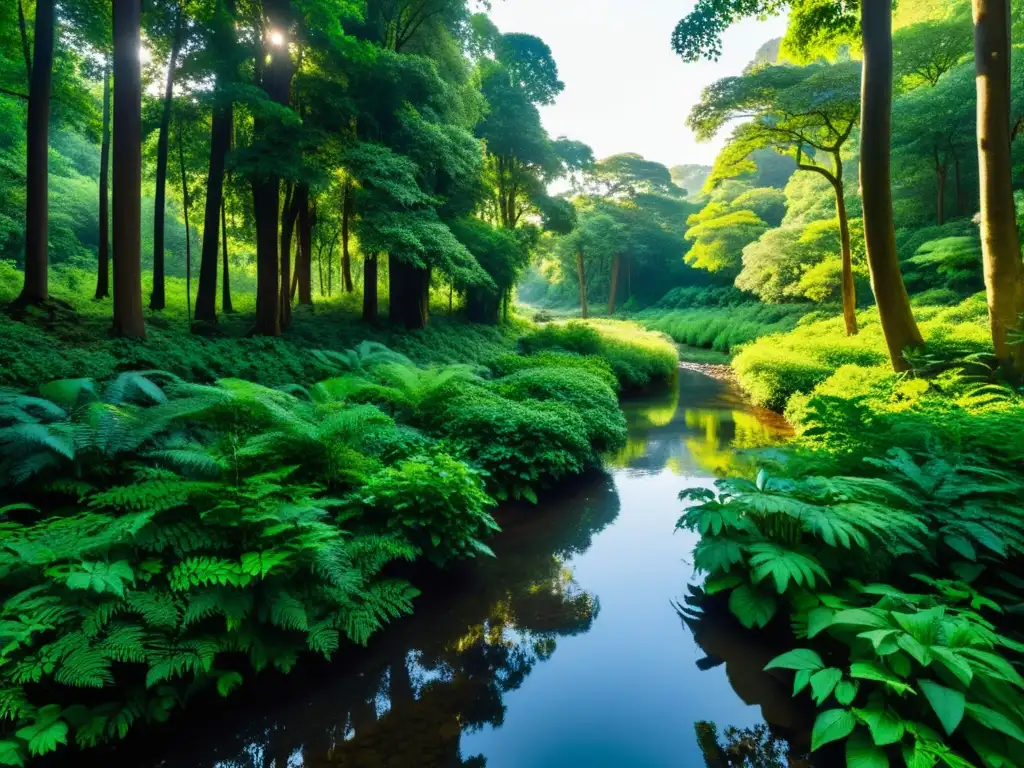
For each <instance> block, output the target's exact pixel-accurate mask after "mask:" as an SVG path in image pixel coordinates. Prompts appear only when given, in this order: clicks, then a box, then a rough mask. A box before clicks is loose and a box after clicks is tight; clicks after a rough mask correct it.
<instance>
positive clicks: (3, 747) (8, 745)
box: [0, 740, 25, 766]
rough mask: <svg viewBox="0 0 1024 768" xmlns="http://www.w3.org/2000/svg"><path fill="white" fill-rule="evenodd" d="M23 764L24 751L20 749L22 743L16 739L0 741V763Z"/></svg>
mask: <svg viewBox="0 0 1024 768" xmlns="http://www.w3.org/2000/svg"><path fill="white" fill-rule="evenodd" d="M24 764H25V753H24V752H23V751H22V745H21V744H20V743H19V742H17V741H6V740H4V741H0V765H17V766H22V765H24Z"/></svg>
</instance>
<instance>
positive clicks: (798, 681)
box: [793, 669, 814, 696]
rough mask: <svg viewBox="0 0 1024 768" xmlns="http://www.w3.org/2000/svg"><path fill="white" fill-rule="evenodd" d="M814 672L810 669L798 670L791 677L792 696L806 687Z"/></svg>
mask: <svg viewBox="0 0 1024 768" xmlns="http://www.w3.org/2000/svg"><path fill="white" fill-rule="evenodd" d="M813 674H814V672H813V671H812V670H810V669H798V670H797V671H796V675H794V676H793V695H794V696H796V695H797V694H798V693H800V691H802V690H803V689H804V688H806V687H807V686H808V684H810V682H811V675H813Z"/></svg>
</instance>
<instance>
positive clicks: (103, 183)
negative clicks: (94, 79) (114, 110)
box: [96, 61, 110, 299]
mask: <svg viewBox="0 0 1024 768" xmlns="http://www.w3.org/2000/svg"><path fill="white" fill-rule="evenodd" d="M101 134H102V138H101V140H100V222H99V223H100V247H99V250H98V252H97V254H96V262H97V263H96V298H97V299H105V298H106V297H107V296H109V295H110V62H109V61H108V62H107V63H106V64H104V66H103V127H102V128H101Z"/></svg>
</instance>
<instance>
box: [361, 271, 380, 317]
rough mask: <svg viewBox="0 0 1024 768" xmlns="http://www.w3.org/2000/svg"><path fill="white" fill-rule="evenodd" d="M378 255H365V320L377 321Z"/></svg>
mask: <svg viewBox="0 0 1024 768" xmlns="http://www.w3.org/2000/svg"><path fill="white" fill-rule="evenodd" d="M377 312H378V309H377V256H376V255H373V256H370V255H369V254H367V255H366V256H364V257H363V322H366V323H376V322H377Z"/></svg>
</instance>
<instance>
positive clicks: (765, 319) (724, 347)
mask: <svg viewBox="0 0 1024 768" xmlns="http://www.w3.org/2000/svg"><path fill="white" fill-rule="evenodd" d="M811 311H812V308H811V307H810V306H807V305H802V304H778V305H773V304H760V303H752V302H749V301H748V302H746V303H743V304H737V305H733V306H726V307H715V308H694V309H683V310H677V311H663V310H656V309H655V310H647V311H645V312H642V313H640V315H639V316H638V317H637V321H638V322H640V323H642V324H643V325H644V327H646V328H649V329H651V330H653V331H659V332H661V333H665V334H668V335H669V336H670V337H671V338H672V339H673V340H674V341H676V342H677V343H679V344H686V345H688V346H691V347H704V348H707V349H713V350H715V351H716V352H722V353H724V354H728V353H730V352H733V351H735V350H736V349H737V348H738V347H739V346H741V345H743V344H747V343H748V342H751V341H754V340H756V339H758V338H760V337H762V336H767V335H769V334H772V333H778V332H780V331H790V330H792V329H794V328H796V326H797V324H798V322H799V321H800V319H801V318H802V317H804V316H806V315H807V314H808V313H809V312H811Z"/></svg>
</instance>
